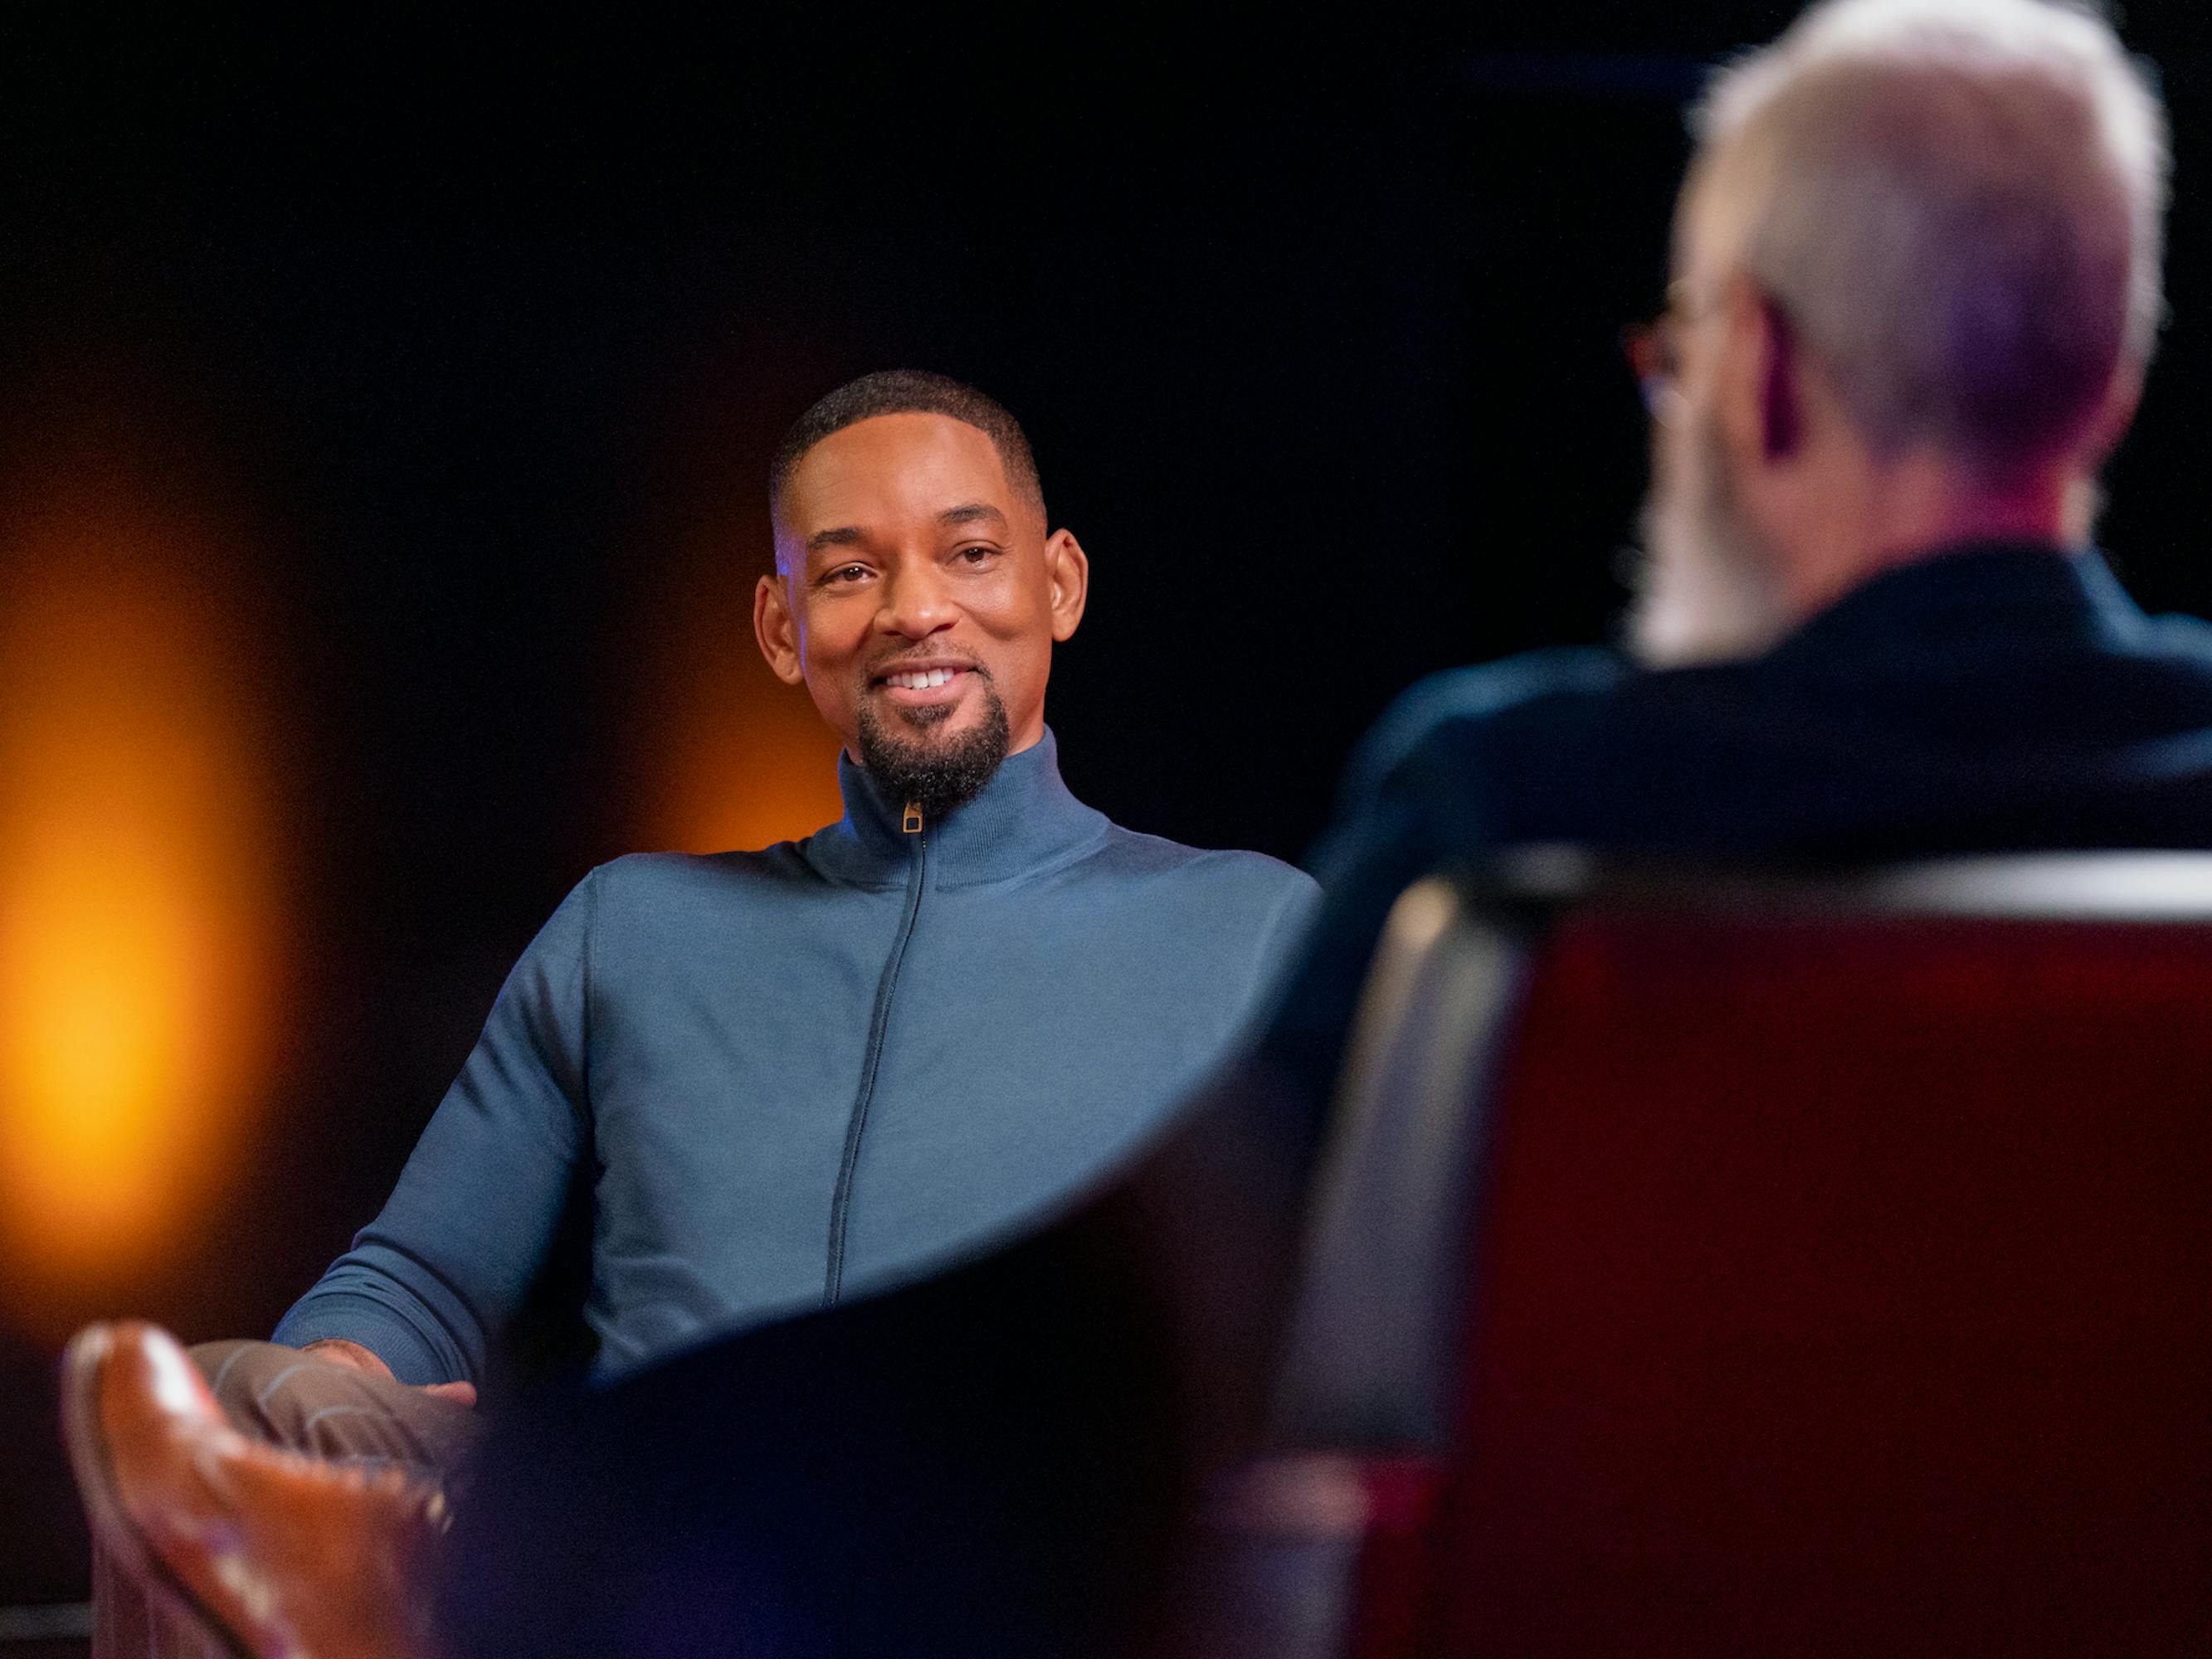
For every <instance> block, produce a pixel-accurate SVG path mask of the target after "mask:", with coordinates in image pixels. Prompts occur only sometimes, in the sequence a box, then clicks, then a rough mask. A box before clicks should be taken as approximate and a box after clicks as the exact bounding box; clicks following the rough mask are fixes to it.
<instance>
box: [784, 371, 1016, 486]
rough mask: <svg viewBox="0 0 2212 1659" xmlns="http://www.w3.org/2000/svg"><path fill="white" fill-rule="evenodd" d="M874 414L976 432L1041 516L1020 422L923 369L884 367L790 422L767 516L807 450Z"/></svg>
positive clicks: (1000, 406)
mask: <svg viewBox="0 0 2212 1659" xmlns="http://www.w3.org/2000/svg"><path fill="white" fill-rule="evenodd" d="M878 415H945V416H951V418H952V419H954V420H956V421H959V422H963V423H965V424H966V425H969V426H972V427H974V428H975V429H976V430H977V431H978V432H980V433H981V434H982V435H984V436H985V437H987V438H988V439H989V440H990V441H991V447H993V448H994V449H995V450H997V451H998V452H999V465H1001V466H1003V467H1004V468H1006V482H1007V483H1010V484H1012V485H1013V487H1014V488H1015V489H1018V490H1019V491H1020V492H1021V493H1022V494H1023V495H1026V496H1027V497H1028V498H1029V500H1030V504H1031V505H1032V506H1034V507H1036V510H1037V512H1038V513H1040V514H1042V513H1043V512H1044V485H1043V483H1042V482H1040V481H1039V479H1038V477H1037V468H1036V456H1034V455H1032V454H1031V453H1030V441H1029V438H1028V436H1027V435H1026V434H1024V432H1023V431H1022V424H1021V422H1019V421H1017V420H1016V419H1015V418H1014V417H1013V416H1012V415H1010V414H1008V413H1007V412H1006V405H1005V404H1001V403H1000V402H999V400H998V399H997V398H990V397H987V396H985V395H984V394H983V393H982V392H978V391H976V390H975V387H974V386H967V385H964V384H963V383H962V382H961V381H958V380H954V379H952V378H951V376H950V375H946V374H931V373H930V372H929V371H928V370H927V369H926V368H887V369H883V370H879V371H878V373H876V374H863V375H862V376H860V379H859V380H848V381H847V382H846V383H845V384H844V385H843V386H839V387H838V388H837V389H836V391H835V392H831V393H830V394H829V396H828V397H826V398H823V399H822V400H821V402H819V403H817V404H815V405H814V407H813V408H811V409H810V410H807V411H806V413H805V414H804V415H802V416H799V419H798V420H797V421H795V422H793V424H792V428H791V430H790V431H788V432H787V433H785V434H784V435H783V441H782V442H781V443H780V444H778V445H777V446H776V448H775V459H774V460H773V461H770V462H769V469H768V505H769V512H770V513H773V512H775V509H776V507H778V506H779V505H780V504H781V502H782V501H783V491H784V487H785V486H786V485H787V484H788V483H790V482H791V475H792V473H793V471H796V470H797V469H798V466H799V462H800V461H802V460H804V459H805V457H806V452H807V451H809V450H810V449H811V448H813V447H814V446H815V445H817V444H818V443H820V442H821V441H823V439H824V438H826V437H828V436H829V435H830V434H831V433H833V432H842V431H843V430H844V429H845V428H847V427H848V426H856V425H858V424H859V423H860V422H862V421H866V420H872V419H873V418H875V416H878Z"/></svg>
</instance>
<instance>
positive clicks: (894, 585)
mask: <svg viewBox="0 0 2212 1659" xmlns="http://www.w3.org/2000/svg"><path fill="white" fill-rule="evenodd" d="M775 552H776V574H775V575H774V576H769V577H763V578H762V579H761V583H760V586H759V589H758V591H757V593H756V595H755V599H754V608H753V610H754V615H753V621H754V629H755V631H756V633H757V635H758V636H759V640H760V645H761V650H762V652H763V654H764V655H765V656H766V657H767V658H768V660H769V666H770V667H772V668H773V669H775V671H776V673H777V674H778V675H779V676H780V677H781V678H783V679H784V680H786V681H787V682H788V683H790V684H799V683H801V682H802V681H803V682H804V683H805V686H806V689H807V691H808V693H809V694H810V695H811V696H812V697H813V699H814V705H815V707H816V708H818V709H819V710H821V713H822V717H823V720H827V721H828V722H829V724H830V725H831V726H833V727H835V728H836V731H837V733H838V735H839V736H841V737H842V738H844V740H845V748H846V751H847V752H848V754H849V755H851V756H852V757H853V758H854V760H855V761H856V762H859V763H862V764H866V765H868V766H869V767H870V769H871V770H873V771H877V772H878V774H879V775H880V774H882V773H883V772H884V769H885V765H886V757H890V762H889V764H890V771H891V775H892V776H893V777H896V776H900V775H902V773H901V772H900V771H899V768H900V767H901V766H902V765H906V764H908V763H912V764H914V765H917V766H921V767H924V768H925V769H926V768H927V766H928V765H929V764H930V763H932V761H933V759H934V760H942V759H944V758H945V757H954V756H959V755H965V756H966V757H968V762H969V763H970V764H981V765H982V766H983V775H985V776H987V775H988V771H989V769H990V768H991V767H993V766H995V764H996V763H997V761H998V759H1000V758H1002V757H1003V756H1004V755H1006V754H1008V753H1012V752H1016V751H1018V750H1023V749H1026V748H1028V747H1029V746H1030V744H1034V743H1036V741H1037V740H1038V739H1039V738H1042V736H1043V735H1044V693H1045V683H1046V681H1047V679H1048V678H1049V676H1050V672H1051V667H1052V647H1053V645H1054V642H1055V641H1060V640H1065V639H1066V638H1067V637H1068V636H1069V635H1072V634H1073V633H1074V632H1075V629H1076V625H1077V623H1079V622H1080V621H1081V620H1082V616H1083V603H1084V597H1085V587H1086V583H1087V578H1088V565H1087V562H1086V561H1085V557H1084V555H1083V550H1082V549H1081V548H1080V547H1079V546H1078V545H1077V544H1076V541H1075V538H1073V536H1071V535H1069V534H1068V533H1067V532H1066V531H1060V532H1055V533H1054V534H1051V535H1048V534H1047V533H1046V530H1045V520H1044V513H1043V510H1042V506H1041V504H1040V503H1038V502H1037V501H1035V500H1034V499H1032V498H1031V497H1030V495H1029V494H1028V493H1027V492H1025V491H1023V490H1020V489H1016V488H1015V487H1014V486H1013V485H1012V483H1010V482H1009V481H1008V479H1007V477H1006V467H1005V466H1004V465H1003V464H1002V463H1001V461H1000V457H999V452H998V450H997V448H996V447H994V445H993V444H992V442H991V440H990V439H989V438H988V437H987V436H986V435H984V434H983V433H982V432H981V431H980V430H978V429H977V428H975V427H972V426H969V425H968V424H967V423H966V422H963V421H957V420H954V419H952V418H951V416H944V415H928V414H900V415H878V416H872V417H871V418H870V419H867V420H864V421H858V422H854V424H853V425H851V426H848V427H846V428H843V429H842V430H840V431H837V432H833V433H831V434H830V435H829V436H828V437H826V438H824V439H823V440H822V441H821V442H819V443H817V444H816V445H815V446H814V447H813V448H811V450H809V451H807V452H806V453H805V455H804V456H803V457H802V458H801V459H800V460H799V463H798V465H796V466H795V467H794V468H793V471H792V472H791V475H790V477H789V479H788V480H787V483H786V484H785V486H784V489H783V492H782V495H781V500H780V501H778V502H777V503H776V506H775ZM1001 731H1003V732H1004V735H1003V736H1001V735H1000V732H1001ZM985 750H995V752H994V753H989V754H987V755H986V754H985V753H984V752H983V751H985ZM978 787H980V784H979V786H978ZM969 793H972V791H970V792H969Z"/></svg>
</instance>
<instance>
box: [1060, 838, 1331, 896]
mask: <svg viewBox="0 0 2212 1659" xmlns="http://www.w3.org/2000/svg"><path fill="white" fill-rule="evenodd" d="M1091 864H1092V866H1093V869H1094V872H1095V873H1097V874H1099V875H1103V876H1109V877H1111V876H1121V877H1127V878H1158V879H1166V880H1170V881H1173V882H1175V883H1177V884H1185V885H1188V886H1189V887H1191V888H1197V889H1204V890H1206V891H1208V892H1209V893H1218V894H1223V895H1238V894H1241V895H1246V896H1250V897H1252V898H1254V899H1257V900H1261V901H1268V902H1291V901H1295V900H1297V898H1298V897H1300V896H1302V895H1304V894H1306V893H1310V892H1311V891H1312V890H1313V888H1314V882H1313V878H1312V877H1310V876H1309V875H1307V874H1306V872H1304V871H1303V870H1300V869H1298V868H1297V866H1294V865H1289V864H1285V863H1284V862H1283V861H1282V860H1280V859H1273V858H1269V857H1268V856H1267V854H1265V853H1247V852H1241V851H1237V850H1234V849H1228V848H1222V849H1214V848H1202V847H1186V846H1184V845H1183V844H1182V842H1175V841H1170V840H1168V839H1167V838H1166V837H1165V836H1148V835H1145V834H1143V833H1141V832H1140V831H1138V830H1135V829H1123V828H1122V827H1121V825H1120V824H1118V823H1109V824H1108V825H1107V827H1106V836H1105V839H1104V840H1103V842H1101V844H1100V846H1099V849H1098V852H1097V854H1096V855H1095V856H1094V857H1093V859H1092V860H1091Z"/></svg>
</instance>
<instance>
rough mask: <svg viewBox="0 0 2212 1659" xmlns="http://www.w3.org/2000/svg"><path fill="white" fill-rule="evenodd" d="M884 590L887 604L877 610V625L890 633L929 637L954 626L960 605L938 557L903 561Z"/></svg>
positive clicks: (884, 599) (914, 637) (894, 570)
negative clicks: (938, 561) (950, 588)
mask: <svg viewBox="0 0 2212 1659" xmlns="http://www.w3.org/2000/svg"><path fill="white" fill-rule="evenodd" d="M880 592H882V594H883V604H882V606H881V608H880V609H879V610H878V611H877V612H876V626H877V627H878V629H881V630H883V631H884V633H886V634H902V635H905V636H906V637H907V638H908V639H910V640H919V639H926V638H927V636H928V635H932V634H934V633H936V632H937V631H938V630H939V629H944V628H950V627H951V625H952V622H953V618H954V616H955V614H956V607H955V606H954V605H953V603H952V596H951V592H949V591H947V589H946V586H945V579H944V577H943V574H941V573H940V572H939V570H938V569H937V567H936V562H935V561H934V560H931V559H916V560H902V561H901V562H900V563H899V564H898V565H896V566H895V567H894V568H892V570H891V572H890V580H887V581H885V582H884V585H883V587H882V588H881V590H880Z"/></svg>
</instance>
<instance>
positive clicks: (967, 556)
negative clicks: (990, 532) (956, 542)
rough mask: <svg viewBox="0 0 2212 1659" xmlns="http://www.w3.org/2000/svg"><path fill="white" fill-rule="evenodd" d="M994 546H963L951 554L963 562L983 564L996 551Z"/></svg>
mask: <svg viewBox="0 0 2212 1659" xmlns="http://www.w3.org/2000/svg"><path fill="white" fill-rule="evenodd" d="M997 552H998V549H997V548H995V547H963V548H962V549H961V550H959V551H958V552H957V553H955V554H954V555H953V557H954V558H956V559H957V560H959V561H960V562H962V563H963V564H984V563H987V562H989V561H990V559H991V557H992V556H994V554H996V553H997Z"/></svg>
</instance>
